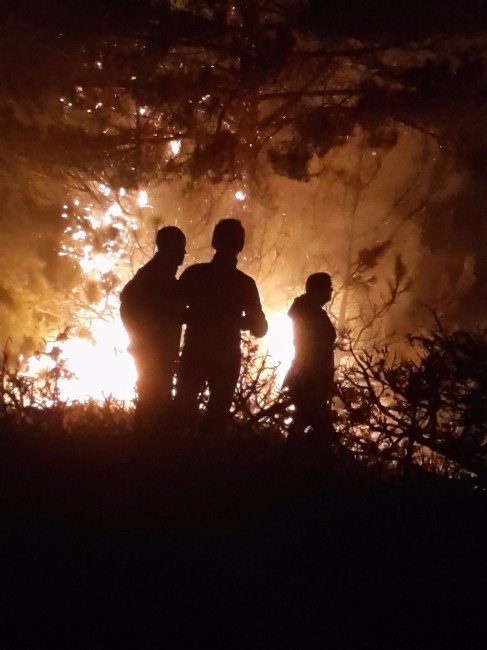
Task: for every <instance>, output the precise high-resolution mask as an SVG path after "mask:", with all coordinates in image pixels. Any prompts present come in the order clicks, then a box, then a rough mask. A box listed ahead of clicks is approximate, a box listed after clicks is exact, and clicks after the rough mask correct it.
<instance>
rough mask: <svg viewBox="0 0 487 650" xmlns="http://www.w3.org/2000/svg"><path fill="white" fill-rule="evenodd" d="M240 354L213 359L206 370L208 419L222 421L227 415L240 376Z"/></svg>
mask: <svg viewBox="0 0 487 650" xmlns="http://www.w3.org/2000/svg"><path fill="white" fill-rule="evenodd" d="M240 364H241V359H240V354H238V355H237V354H235V353H233V354H228V355H224V356H222V357H220V358H218V359H216V360H215V359H213V360H212V361H211V364H209V368H208V387H209V390H210V399H209V403H208V419H209V420H210V421H212V422H213V421H214V422H219V421H224V420H225V418H226V417H227V416H228V415H229V411H230V407H231V405H232V401H233V396H234V393H235V387H236V385H237V381H238V377H239V374H240Z"/></svg>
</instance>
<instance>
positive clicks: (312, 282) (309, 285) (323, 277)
mask: <svg viewBox="0 0 487 650" xmlns="http://www.w3.org/2000/svg"><path fill="white" fill-rule="evenodd" d="M331 284H332V282H331V275H330V274H329V273H312V274H311V275H310V276H309V277H308V279H307V280H306V285H305V288H306V293H314V292H315V291H317V290H318V291H319V290H320V289H322V288H323V287H324V286H331Z"/></svg>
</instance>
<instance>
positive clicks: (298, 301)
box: [287, 293, 309, 317]
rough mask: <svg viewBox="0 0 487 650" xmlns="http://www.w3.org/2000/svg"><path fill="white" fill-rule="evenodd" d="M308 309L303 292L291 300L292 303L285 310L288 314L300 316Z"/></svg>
mask: <svg viewBox="0 0 487 650" xmlns="http://www.w3.org/2000/svg"><path fill="white" fill-rule="evenodd" d="M307 311H309V309H308V304H307V300H306V294H305V293H303V295H301V296H298V297H297V298H295V299H294V300H293V303H292V305H291V307H290V308H289V311H288V312H287V313H288V315H289V316H291V317H293V316H300V315H303V314H305V313H306V312H307Z"/></svg>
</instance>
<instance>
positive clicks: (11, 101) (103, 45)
mask: <svg viewBox="0 0 487 650" xmlns="http://www.w3.org/2000/svg"><path fill="white" fill-rule="evenodd" d="M379 5H380V7H379V8H380V11H379V12H375V15H378V16H379V18H378V19H375V18H374V19H373V18H372V16H373V15H374V11H373V7H370V6H367V7H366V8H362V7H359V6H357V5H351V6H348V5H347V7H345V5H344V4H342V3H341V2H336V3H332V4H331V5H327V7H326V8H323V7H322V6H321V4H320V3H318V2H301V1H299V0H289V1H286V2H279V3H277V2H276V3H274V2H260V1H258V0H254V1H241V2H232V3H229V2H226V1H221V2H211V3H209V2H205V1H201V2H200V1H198V2H191V3H188V2H184V1H177V0H171V1H169V0H168V1H163V0H159V1H156V2H154V1H151V2H149V1H148V0H147V1H146V0H140V1H138V2H133V3H124V4H123V6H122V5H120V4H119V3H113V2H110V1H109V0H107V1H105V2H101V3H100V2H97V3H88V4H85V5H84V6H83V8H82V9H81V8H80V6H78V5H75V4H72V3H69V2H68V3H66V2H54V1H53V2H49V3H47V2H46V3H39V4H38V6H36V7H35V8H32V7H31V6H29V7H27V8H26V6H25V5H23V4H22V3H19V4H18V5H16V7H14V8H12V9H11V10H10V11H9V12H8V14H7V16H6V20H5V21H4V25H3V28H2V31H1V34H0V48H1V51H2V54H3V58H2V61H3V63H2V66H3V73H4V78H5V83H4V85H3V87H2V90H1V96H0V107H1V108H0V119H1V120H2V124H3V128H2V136H1V137H2V144H3V147H2V153H1V154H0V155H1V156H2V160H3V166H2V169H3V174H2V185H3V187H4V188H5V194H6V196H7V197H8V200H7V201H6V212H5V220H6V223H7V228H6V233H4V234H3V235H2V237H4V238H5V239H6V238H7V237H8V238H9V240H8V241H5V239H4V248H7V247H8V249H9V251H12V252H11V253H10V255H9V257H8V258H7V260H6V262H5V269H4V273H3V277H2V285H1V286H0V301H1V303H2V309H3V312H4V314H3V316H2V322H4V323H5V331H6V334H9V333H11V334H16V333H21V335H24V334H25V335H28V336H16V338H17V339H21V340H18V341H17V347H21V351H22V352H23V354H24V355H26V356H27V355H29V354H31V353H32V352H33V351H34V350H36V349H39V348H40V347H41V345H42V341H41V339H42V338H45V337H46V336H47V335H49V334H50V333H52V332H59V331H62V332H63V333H64V336H65V337H66V338H69V337H73V336H76V337H81V338H82V337H86V336H92V337H93V330H94V323H95V322H96V323H100V322H101V323H103V319H107V322H110V319H113V311H114V310H116V308H117V292H118V291H119V289H120V286H121V285H122V284H123V282H124V281H125V279H127V278H128V277H129V275H130V273H131V269H133V268H135V267H136V266H138V265H139V264H140V263H141V262H142V261H143V260H144V259H146V257H147V256H148V255H149V254H150V252H151V250H152V248H151V246H152V239H153V234H154V231H155V229H156V228H157V227H158V226H159V225H163V224H164V223H178V224H179V225H181V226H182V227H183V228H184V230H185V231H186V232H187V234H188V239H189V242H190V255H189V259H188V261H192V260H193V259H195V258H200V259H201V256H202V255H204V254H205V253H206V251H207V249H208V239H209V238H208V230H209V228H211V225H212V224H213V223H214V221H216V220H217V219H218V218H220V217H222V216H228V215H229V214H234V215H236V216H241V217H242V218H243V220H244V221H245V225H246V227H247V231H248V239H249V249H248V250H249V253H248V254H247V256H246V257H247V259H244V260H242V262H243V265H244V267H245V268H246V270H248V271H249V272H251V273H253V274H254V275H256V276H257V277H258V280H259V282H260V284H261V286H262V289H263V293H264V297H265V303H266V308H267V310H268V311H272V310H274V311H275V312H277V314H278V315H279V314H280V312H282V310H283V309H284V308H285V305H286V304H287V303H288V302H289V301H290V299H291V298H292V297H293V296H294V295H295V294H296V292H297V291H299V288H300V287H301V286H302V284H303V282H304V279H305V277H306V275H307V274H308V273H309V272H311V271H315V270H317V267H323V266H326V268H327V270H329V271H331V272H332V273H333V275H334V276H336V287H337V289H338V291H337V298H336V302H335V304H334V306H333V310H334V315H335V317H336V318H337V321H338V323H339V325H340V327H341V328H342V329H343V330H345V329H348V330H350V331H351V332H352V334H353V335H354V336H355V337H357V336H359V337H361V338H362V339H363V340H364V341H365V340H368V341H369V343H370V342H371V341H373V340H375V339H377V337H378V336H381V337H383V338H384V337H389V338H390V337H391V335H392V334H394V335H395V336H396V338H399V339H401V336H403V334H404V333H405V332H404V330H405V327H406V328H407V329H409V328H416V327H417V326H418V319H417V318H416V319H414V318H413V317H412V316H411V311H412V310H411V304H412V301H411V298H420V299H421V300H423V302H430V301H431V299H432V297H433V296H434V295H435V294H436V293H442V294H443V295H442V297H441V301H442V304H441V305H438V304H436V305H435V306H436V307H437V308H439V309H440V311H441V308H443V306H445V305H451V304H453V303H454V302H455V301H452V299H451V293H455V294H459V295H462V292H463V294H465V293H466V292H468V291H472V290H473V289H474V288H475V287H476V286H480V278H481V273H480V272H479V271H478V267H479V263H480V262H479V261H478V260H477V259H476V256H475V250H474V252H472V251H471V250H470V249H471V248H472V246H471V245H470V244H469V245H464V246H459V245H458V242H455V246H454V247H453V246H451V244H450V243H449V242H448V238H447V237H445V238H444V240H443V245H442V247H439V248H440V250H436V251H435V250H434V251H433V254H434V256H435V262H436V266H440V262H441V263H443V262H444V261H446V260H447V261H448V270H447V271H445V272H443V271H435V272H434V273H433V274H432V278H431V281H430V282H429V283H428V282H427V281H426V280H425V277H424V276H425V275H427V270H426V269H425V267H424V263H423V261H422V260H418V257H420V256H419V255H418V252H417V251H418V249H421V250H422V251H425V250H427V251H428V255H430V254H431V253H430V251H431V250H432V249H433V247H432V244H431V241H430V239H429V238H428V237H427V234H428V231H429V228H430V224H431V223H433V222H435V219H438V220H439V218H440V217H439V215H440V214H441V220H442V221H441V224H440V225H441V227H439V226H438V227H437V229H436V230H435V232H434V234H433V237H436V235H437V233H438V232H444V231H447V230H448V229H450V232H451V233H456V232H457V230H456V224H457V223H458V212H457V208H456V204H458V205H459V206H460V198H461V200H462V203H461V205H464V204H465V195H466V194H469V195H472V192H473V191H478V190H479V187H480V186H479V184H478V183H479V179H480V178H481V176H482V172H481V169H482V166H481V164H479V162H480V161H481V160H482V155H483V154H482V151H483V148H484V147H485V142H484V140H483V138H485V134H483V133H481V132H480V130H479V129H478V128H477V124H479V123H480V121H481V119H482V116H484V115H485V72H484V66H485V40H484V38H483V36H482V34H481V33H479V29H478V25H480V24H481V20H480V19H481V12H482V9H481V7H480V6H479V7H477V8H476V9H475V11H474V12H470V13H468V12H465V11H464V10H463V9H462V11H461V12H459V15H458V20H457V22H456V23H455V24H454V27H453V28H452V24H453V21H452V20H451V16H448V20H445V15H444V11H443V10H442V9H441V7H439V6H438V5H436V4H435V3H431V4H429V3H427V4H426V6H424V7H423V8H422V11H423V15H424V17H425V19H426V18H428V19H429V20H430V21H434V24H435V25H436V28H435V29H434V30H433V29H432V28H427V29H424V28H423V26H422V25H421V24H419V23H418V21H417V20H416V17H414V20H412V17H411V15H410V13H408V6H409V5H408V6H406V5H405V6H404V7H402V8H401V9H400V10H399V13H397V11H398V10H397V9H396V10H395V12H389V11H388V10H387V9H386V8H385V7H384V6H383V4H382V3H379ZM409 11H410V9H409ZM449 11H451V8H450V9H449ZM430 24H431V23H430ZM34 53H35V55H34ZM12 188H15V189H12ZM64 206H67V207H64ZM13 215H16V217H17V216H20V217H21V218H20V219H17V218H16V219H14V218H13ZM433 230H434V229H433ZM26 231H28V232H29V236H28V237H26V235H25V232H26ZM33 241H34V242H35V245H34V246H33V245H32V242H33ZM405 241H411V242H412V243H411V245H410V246H409V247H407V246H405V245H404V242H405ZM472 241H473V240H472ZM473 248H475V247H473ZM16 257H17V258H19V257H20V259H19V261H17V260H16ZM30 258H32V259H30ZM428 259H431V258H428ZM18 269H22V271H21V272H19V270H18ZM19 276H21V277H22V276H26V277H27V278H32V279H33V280H32V281H30V280H29V279H27V280H26V281H25V289H24V291H23V295H22V296H19V295H18V293H19V292H18V286H19ZM439 276H440V277H439ZM29 283H30V284H31V285H32V288H30V287H29ZM476 283H477V284H476ZM438 285H440V286H443V287H444V288H443V290H442V292H437V287H438ZM406 290H407V291H406ZM401 301H402V302H401ZM384 304H385V305H386V306H388V307H389V308H390V307H391V306H392V305H394V307H395V308H396V307H397V309H396V316H393V315H392V314H393V310H390V309H389V315H388V317H387V319H386V318H382V320H381V317H383V316H384V311H382V310H383V305H384ZM454 316H455V315H454ZM279 317H280V316H279ZM472 317H473V318H475V317H476V316H475V312H473V313H472ZM112 322H113V320H112ZM73 324H74V326H73ZM420 324H421V323H420ZM66 327H69V328H70V329H68V330H66ZM90 332H91V334H90Z"/></svg>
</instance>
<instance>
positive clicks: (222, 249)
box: [211, 219, 245, 255]
mask: <svg viewBox="0 0 487 650" xmlns="http://www.w3.org/2000/svg"><path fill="white" fill-rule="evenodd" d="M244 244H245V230H244V227H243V226H242V224H241V223H240V221H239V220H238V219H222V220H221V221H219V222H218V223H217V224H216V226H215V230H214V231H213V238H212V240H211V245H212V246H213V248H214V249H215V250H216V251H217V252H218V253H232V254H234V255H237V254H238V253H240V251H241V250H242V248H243V247H244Z"/></svg>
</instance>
